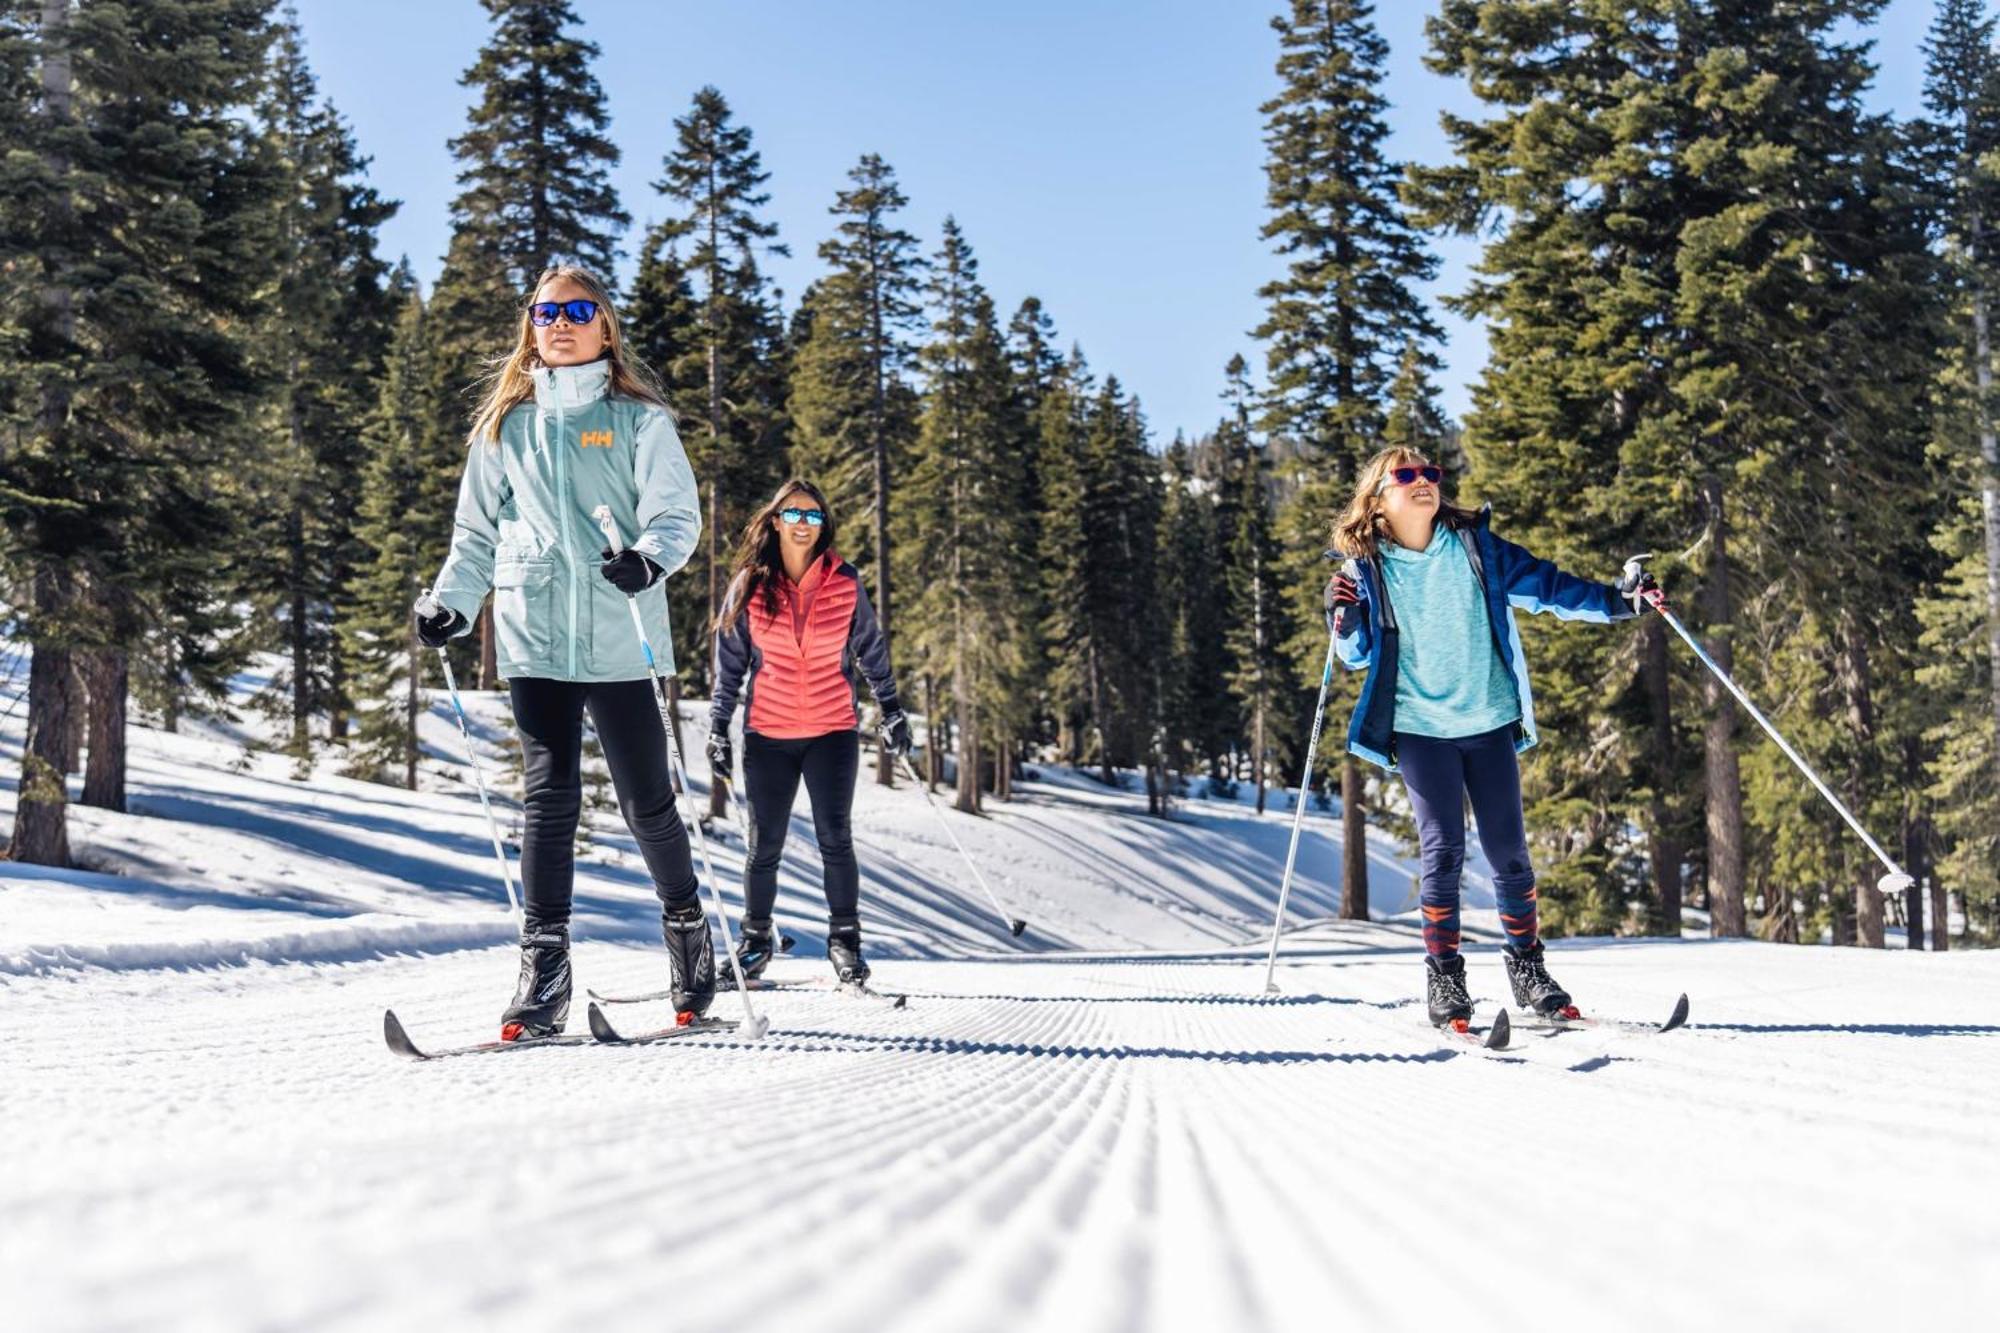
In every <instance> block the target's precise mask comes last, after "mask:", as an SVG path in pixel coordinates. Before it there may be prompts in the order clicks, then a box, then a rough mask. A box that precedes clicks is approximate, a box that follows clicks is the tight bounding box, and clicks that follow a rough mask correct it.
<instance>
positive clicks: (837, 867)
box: [743, 727, 861, 930]
mask: <svg viewBox="0 0 2000 1333" xmlns="http://www.w3.org/2000/svg"><path fill="white" fill-rule="evenodd" d="M860 771H861V735H860V733H859V732H857V731H855V730H854V728H852V727H847V728H844V729H842V730H840V731H830V732H828V733H827V734H826V735H824V736H809V737H805V738H804V739H800V740H776V739H773V738H772V737H769V736H760V735H758V734H757V733H756V732H754V731H746V732H744V733H743V796H744V799H745V800H746V801H748V802H749V804H750V855H749V856H748V857H747V858H745V860H744V862H743V923H744V926H745V927H746V928H748V927H751V926H756V927H759V928H761V927H765V926H768V925H769V924H770V922H771V906H772V904H774V903H775V902H777V901H778V861H779V859H780V858H781V857H782V856H783V855H784V852H785V834H786V832H787V831H788V830H789V829H790V828H791V823H792V802H793V801H794V800H795V799H797V797H798V794H799V781H800V779H804V780H805V784H806V795H807V796H809V797H811V798H812V812H813V832H814V833H816V834H818V835H819V859H820V864H821V866H823V867H824V868H825V869H824V874H823V875H822V877H821V880H820V887H821V888H822V889H824V890H825V891H826V915H827V921H828V923H829V924H831V925H832V927H833V928H834V929H835V930H839V929H842V928H843V927H851V926H855V925H858V924H859V912H860V902H861V867H860V866H859V865H858V864H857V863H856V861H855V859H854V830H853V814H854V780H855V778H856V776H857V775H858V774H859V773H860Z"/></svg>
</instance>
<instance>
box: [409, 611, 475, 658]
mask: <svg viewBox="0 0 2000 1333" xmlns="http://www.w3.org/2000/svg"><path fill="white" fill-rule="evenodd" d="M416 615H417V638H418V639H419V640H420V641H421V642H422V643H423V645H424V647H426V648H442V647H444V646H445V645H446V644H447V643H450V642H451V641H452V640H453V639H454V638H456V637H458V632H459V631H460V630H462V629H464V628H465V617H464V616H462V615H460V614H459V613H458V612H456V611H454V610H452V609H451V608H450V607H448V606H445V605H443V604H440V605H439V606H438V609H437V614H436V615H430V616H427V615H425V614H424V613H423V612H421V611H419V612H417V613H416Z"/></svg>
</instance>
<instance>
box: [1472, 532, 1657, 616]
mask: <svg viewBox="0 0 2000 1333" xmlns="http://www.w3.org/2000/svg"><path fill="white" fill-rule="evenodd" d="M1491 540H1492V542H1493V552H1494V563H1495V564H1496V565H1497V566H1498V567H1499V568H1498V570H1497V571H1496V572H1497V573H1498V575H1499V578H1500V586H1501V588H1503V589H1504V590H1505V591H1506V594H1507V601H1508V602H1509V604H1511V605H1513V606H1518V607H1520V608H1521V609H1522V610H1524V611H1529V612H1534V613H1539V612H1543V611H1547V612H1549V613H1551V614H1553V615H1555V616H1556V617H1557V618H1559V619H1562V620H1588V621H1593V622H1595V623H1597V624H1600V625H1601V624H1607V623H1609V622H1611V621H1613V620H1626V619H1629V618H1630V617H1631V616H1632V615H1633V614H1634V612H1633V610H1632V606H1631V604H1630V603H1629V602H1627V601H1626V600H1625V599H1624V598H1623V597H1621V596H1619V595H1618V589H1616V588H1614V587H1612V586H1611V585H1610V584H1608V583H1593V582H1592V581H1591V580H1589V579H1580V578H1578V577H1577V576H1576V575H1574V574H1565V573H1564V572H1563V571H1562V570H1560V569H1557V568H1556V567H1555V565H1554V564H1553V563H1552V562H1550V561H1547V560H1544V559H1542V558H1541V557H1539V556H1535V555H1531V554H1529V553H1528V552H1527V550H1525V549H1524V548H1522V547H1519V546H1516V545H1515V544H1514V543H1513V542H1510V541H1508V540H1506V539H1505V538H1503V537H1492V538H1491Z"/></svg>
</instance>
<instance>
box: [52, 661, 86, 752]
mask: <svg viewBox="0 0 2000 1333" xmlns="http://www.w3.org/2000/svg"><path fill="white" fill-rule="evenodd" d="M62 690H63V716H64V717H66V718H68V719H69V725H68V726H67V727H64V728H63V733H62V736H61V737H60V740H61V744H62V753H61V754H60V755H58V756H57V760H58V762H59V763H61V765H62V771H63V773H64V774H66V775H71V774H77V773H81V772H83V726H84V722H85V720H86V718H87V716H88V714H89V711H90V707H89V704H90V696H89V694H88V693H87V691H86V690H85V688H84V680H83V665H82V655H81V654H80V653H77V652H74V651H72V652H71V653H70V658H69V670H68V671H67V672H65V673H64V674H63V678H62Z"/></svg>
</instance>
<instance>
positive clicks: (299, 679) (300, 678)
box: [285, 508, 312, 764]
mask: <svg viewBox="0 0 2000 1333" xmlns="http://www.w3.org/2000/svg"><path fill="white" fill-rule="evenodd" d="M285 537H286V540H288V541H289V542H291V544H292V551H291V556H292V604H291V612H292V623H291V639H292V645H291V647H292V755H293V757H294V758H296V759H297V760H298V761H299V762H300V763H302V764H303V763H305V762H306V761H307V760H308V759H310V758H311V757H312V654H311V652H310V651H309V649H308V644H307V634H306V584H305V578H306V551H305V516H304V515H303V514H301V513H300V512H299V510H298V509H297V508H294V509H293V510H292V515H291V518H290V520H289V521H288V523H287V525H286V533H285Z"/></svg>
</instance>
